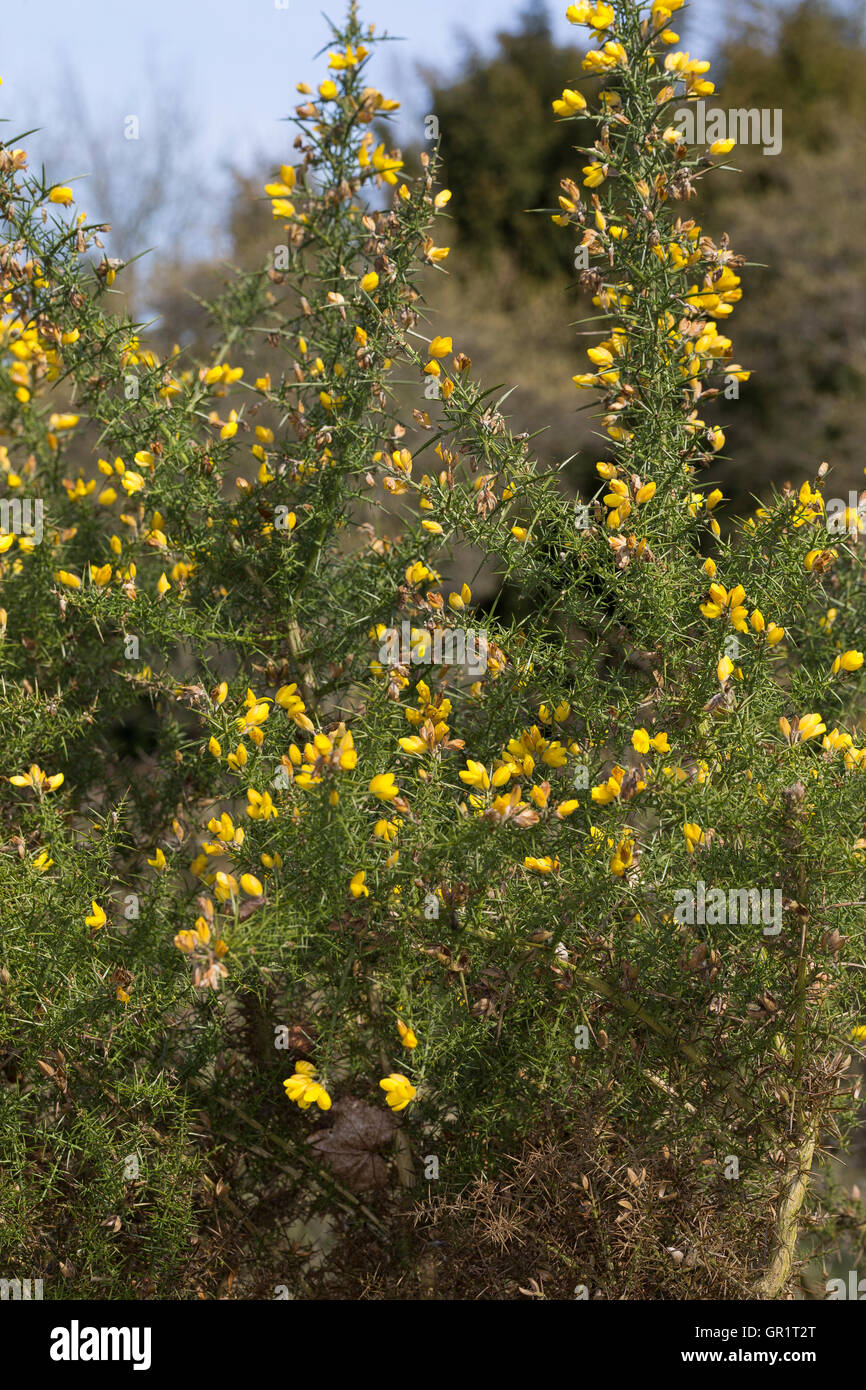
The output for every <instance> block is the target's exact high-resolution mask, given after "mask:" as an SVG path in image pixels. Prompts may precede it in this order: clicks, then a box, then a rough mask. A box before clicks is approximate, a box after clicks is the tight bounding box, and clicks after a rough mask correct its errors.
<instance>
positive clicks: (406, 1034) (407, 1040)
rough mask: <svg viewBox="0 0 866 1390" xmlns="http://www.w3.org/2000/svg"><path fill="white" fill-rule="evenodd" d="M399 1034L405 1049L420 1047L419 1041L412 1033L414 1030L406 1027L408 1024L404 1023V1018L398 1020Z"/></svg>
mask: <svg viewBox="0 0 866 1390" xmlns="http://www.w3.org/2000/svg"><path fill="white" fill-rule="evenodd" d="M397 1032H398V1033H399V1034H400V1041H401V1043H402V1044H403V1046H404V1047H417V1046H418V1039H417V1038H416V1037H415V1034H414V1033H413V1032H412V1029H411V1028H407V1027H406V1024H405V1023H404V1022H403V1020H402V1018H398V1019H397Z"/></svg>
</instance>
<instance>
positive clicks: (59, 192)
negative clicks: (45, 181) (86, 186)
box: [48, 184, 74, 208]
mask: <svg viewBox="0 0 866 1390" xmlns="http://www.w3.org/2000/svg"><path fill="white" fill-rule="evenodd" d="M48 201H49V203H60V205H61V206H62V207H65V208H68V207H69V204H70V203H71V202H74V199H73V196H72V189H71V188H64V187H63V186H62V185H60V184H58V185H57V186H56V187H55V188H52V190H51V192H50V193H49V194H48Z"/></svg>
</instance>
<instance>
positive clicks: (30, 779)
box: [9, 763, 64, 796]
mask: <svg viewBox="0 0 866 1390" xmlns="http://www.w3.org/2000/svg"><path fill="white" fill-rule="evenodd" d="M63 780H64V779H63V773H62V772H55V773H54V775H53V776H51V777H49V775H48V773H47V772H43V771H42V768H41V767H39V766H38V764H37V763H31V764H30V767H29V769H28V771H27V772H19V773H16V775H15V776H14V777H10V778H9V781H10V782H11V783H12V785H13V787H32V788H33V790H34V791H35V792H39V794H40V796H41V795H42V793H43V792H53V791H56V790H57V788H58V787H61V786H62V785H63Z"/></svg>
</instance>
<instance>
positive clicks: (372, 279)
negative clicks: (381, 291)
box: [361, 270, 379, 294]
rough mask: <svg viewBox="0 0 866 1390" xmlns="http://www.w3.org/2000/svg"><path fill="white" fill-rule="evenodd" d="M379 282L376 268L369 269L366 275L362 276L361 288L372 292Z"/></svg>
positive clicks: (369, 292)
mask: <svg viewBox="0 0 866 1390" xmlns="http://www.w3.org/2000/svg"><path fill="white" fill-rule="evenodd" d="M378 283H379V277H378V275H377V274H376V272H375V270H368V272H367V274H366V275H362V276H361V289H362V290H363V291H364V293H365V294H371V293H372V291H373V290H374V289H375V288H376V286H377V285H378Z"/></svg>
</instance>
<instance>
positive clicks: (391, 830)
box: [373, 740, 402, 845]
mask: <svg viewBox="0 0 866 1390" xmlns="http://www.w3.org/2000/svg"><path fill="white" fill-rule="evenodd" d="M401 742H402V740H401ZM373 834H374V835H375V836H376V839H377V840H384V841H385V844H386V845H388V844H390V843H391V841H392V840H394V839H396V837H397V822H396V821H393V820H377V821H376V824H375V825H374V827H373Z"/></svg>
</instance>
